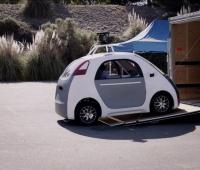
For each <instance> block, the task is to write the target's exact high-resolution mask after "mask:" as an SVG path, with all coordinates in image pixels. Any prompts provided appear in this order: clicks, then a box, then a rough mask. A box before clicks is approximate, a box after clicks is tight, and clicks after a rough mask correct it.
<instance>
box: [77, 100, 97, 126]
mask: <svg viewBox="0 0 200 170" xmlns="http://www.w3.org/2000/svg"><path fill="white" fill-rule="evenodd" d="M75 116H76V121H77V122H78V123H80V124H82V125H87V126H88V125H94V124H95V123H97V121H98V119H99V116H100V109H99V107H98V105H97V104H95V103H92V102H84V103H81V104H79V105H78V106H77V108H76V113H75Z"/></svg>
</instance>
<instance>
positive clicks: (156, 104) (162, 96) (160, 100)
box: [150, 93, 173, 114]
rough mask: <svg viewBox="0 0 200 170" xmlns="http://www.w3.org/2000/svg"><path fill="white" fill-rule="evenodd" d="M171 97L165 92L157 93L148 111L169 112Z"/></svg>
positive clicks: (171, 104) (171, 103)
mask: <svg viewBox="0 0 200 170" xmlns="http://www.w3.org/2000/svg"><path fill="white" fill-rule="evenodd" d="M172 107H173V99H172V97H171V96H170V95H169V94H167V93H158V94H156V95H155V96H154V97H153V98H152V100H151V105H150V111H151V112H152V113H161V114H164V113H169V112H171V111H172Z"/></svg>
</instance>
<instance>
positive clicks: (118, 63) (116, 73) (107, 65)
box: [95, 59, 143, 80]
mask: <svg viewBox="0 0 200 170" xmlns="http://www.w3.org/2000/svg"><path fill="white" fill-rule="evenodd" d="M142 76H143V75H142V71H141V69H140V67H139V66H138V64H136V63H135V62H132V61H131V60H123V59H121V60H111V61H106V62H104V63H103V64H101V66H100V67H99V69H98V71H97V74H96V77H95V79H96V80H105V79H123V78H139V77H142Z"/></svg>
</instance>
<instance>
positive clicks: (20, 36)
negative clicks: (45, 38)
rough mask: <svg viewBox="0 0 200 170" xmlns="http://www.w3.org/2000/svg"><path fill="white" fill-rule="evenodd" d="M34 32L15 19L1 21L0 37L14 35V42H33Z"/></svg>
mask: <svg viewBox="0 0 200 170" xmlns="http://www.w3.org/2000/svg"><path fill="white" fill-rule="evenodd" d="M33 34H34V33H33V32H32V31H30V28H29V26H28V25H26V24H25V23H23V22H20V21H17V20H15V19H13V18H5V19H3V20H0V36H3V35H10V36H11V35H13V36H14V40H16V41H20V42H28V43H31V42H32V36H33Z"/></svg>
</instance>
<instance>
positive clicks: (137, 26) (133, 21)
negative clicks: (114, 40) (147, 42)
mask: <svg viewBox="0 0 200 170" xmlns="http://www.w3.org/2000/svg"><path fill="white" fill-rule="evenodd" d="M146 27H147V23H146V21H145V20H143V19H141V18H139V17H138V16H137V15H136V14H135V13H133V14H129V27H128V28H127V30H126V31H125V32H124V33H123V36H122V39H123V40H127V39H130V38H133V37H135V36H136V35H138V34H139V33H140V32H141V31H143V30H144V29H145V28H146Z"/></svg>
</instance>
